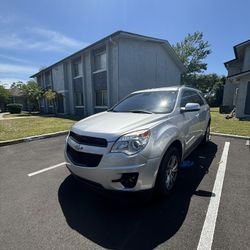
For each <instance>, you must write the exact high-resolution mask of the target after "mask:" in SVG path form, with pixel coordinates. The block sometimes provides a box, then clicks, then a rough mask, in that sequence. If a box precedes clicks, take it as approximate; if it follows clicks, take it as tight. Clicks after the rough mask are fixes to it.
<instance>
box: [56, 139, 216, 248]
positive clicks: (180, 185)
mask: <svg viewBox="0 0 250 250" xmlns="http://www.w3.org/2000/svg"><path fill="white" fill-rule="evenodd" d="M216 152H217V145H216V144H214V143H213V142H209V143H208V144H207V146H206V147H199V148H198V149H196V150H195V151H194V152H193V153H192V154H191V155H190V157H188V160H190V161H193V162H194V164H193V165H192V166H191V167H188V168H183V169H181V170H180V173H179V177H178V180H177V183H176V188H175V191H174V192H173V193H172V194H171V195H170V196H169V197H167V198H165V199H154V200H152V201H151V202H150V203H140V202H134V203H133V202H132V203H131V202H128V203H126V200H124V201H123V202H121V200H119V199H116V198H112V197H110V196H106V195H103V194H100V193H99V192H96V191H93V190H91V189H90V188H89V187H86V186H85V185H83V184H82V183H79V182H78V181H76V180H75V179H74V177H73V176H72V175H69V176H68V177H67V178H66V179H65V180H64V181H63V182H62V184H61V186H60V187H59V190H58V199H59V203H60V205H61V208H62V211H63V214H64V216H65V218H66V221H67V223H68V225H69V226H70V227H71V228H72V229H74V230H76V231H77V232H79V233H80V234H81V235H83V236H84V237H86V238H88V239H89V240H91V241H93V242H95V243H96V244H98V245H100V246H102V247H104V248H108V249H130V250H131V249H153V248H155V247H156V246H158V245H159V244H161V243H163V242H165V241H167V240H168V239H170V238H171V237H172V236H173V235H175V234H176V232H178V230H179V229H180V227H181V226H182V224H183V222H184V220H185V218H186V215H187V212H188V208H189V204H190V200H191V197H192V196H193V195H199V196H202V197H205V198H207V197H208V198H209V197H211V196H213V193H211V192H209V191H204V190H198V191H196V189H197V187H198V186H199V184H200V182H201V181H202V179H203V177H204V176H205V175H206V174H207V173H208V170H209V167H210V165H211V162H212V160H213V159H214V157H215V155H216Z"/></svg>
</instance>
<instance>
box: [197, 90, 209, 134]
mask: <svg viewBox="0 0 250 250" xmlns="http://www.w3.org/2000/svg"><path fill="white" fill-rule="evenodd" d="M194 102H195V103H199V104H200V107H201V109H200V111H199V116H198V118H199V122H200V131H199V133H198V136H199V137H201V136H202V135H204V133H205V131H206V128H207V125H208V120H207V118H208V116H207V113H208V112H209V106H208V105H207V103H206V101H205V100H203V98H202V97H201V96H200V94H199V93H198V92H196V94H195V95H194Z"/></svg>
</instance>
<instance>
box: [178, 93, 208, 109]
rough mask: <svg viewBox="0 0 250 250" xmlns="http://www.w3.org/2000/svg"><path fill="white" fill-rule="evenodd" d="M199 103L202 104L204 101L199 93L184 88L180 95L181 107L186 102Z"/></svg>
mask: <svg viewBox="0 0 250 250" xmlns="http://www.w3.org/2000/svg"><path fill="white" fill-rule="evenodd" d="M190 102H191V103H199V104H200V105H201V106H202V105H204V101H203V100H202V98H201V97H200V95H199V94H198V93H197V92H195V91H192V90H185V91H184V92H183V94H182V97H181V105H180V106H181V107H185V106H186V104H187V103H190Z"/></svg>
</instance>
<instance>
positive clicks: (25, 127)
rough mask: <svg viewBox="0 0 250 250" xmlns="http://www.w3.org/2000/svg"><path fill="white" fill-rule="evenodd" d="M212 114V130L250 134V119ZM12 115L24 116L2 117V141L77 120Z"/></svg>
mask: <svg viewBox="0 0 250 250" xmlns="http://www.w3.org/2000/svg"><path fill="white" fill-rule="evenodd" d="M25 116H27V118H25ZM211 116H212V122H211V131H212V132H217V133H223V134H233V135H244V136H250V121H239V120H238V119H236V118H233V119H228V120H227V119H225V115H222V114H220V113H219V109H218V108H211ZM10 117H22V119H6V120H5V119H1V120H0V141H5V140H12V139H19V138H24V137H28V136H33V135H41V134H47V133H52V132H57V131H62V130H68V129H69V128H70V127H71V126H72V125H73V124H74V123H75V122H76V121H77V118H75V117H67V118H66V117H62V118H60V117H49V116H39V115H37V114H36V115H32V116H30V115H29V114H27V113H22V114H19V115H7V116H5V118H10Z"/></svg>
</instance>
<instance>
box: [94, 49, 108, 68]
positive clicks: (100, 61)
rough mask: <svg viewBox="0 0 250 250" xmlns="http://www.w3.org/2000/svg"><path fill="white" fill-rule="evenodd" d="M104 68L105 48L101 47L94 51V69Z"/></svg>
mask: <svg viewBox="0 0 250 250" xmlns="http://www.w3.org/2000/svg"><path fill="white" fill-rule="evenodd" d="M99 70H106V50H105V48H101V49H99V50H96V51H95V52H94V71H99Z"/></svg>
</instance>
